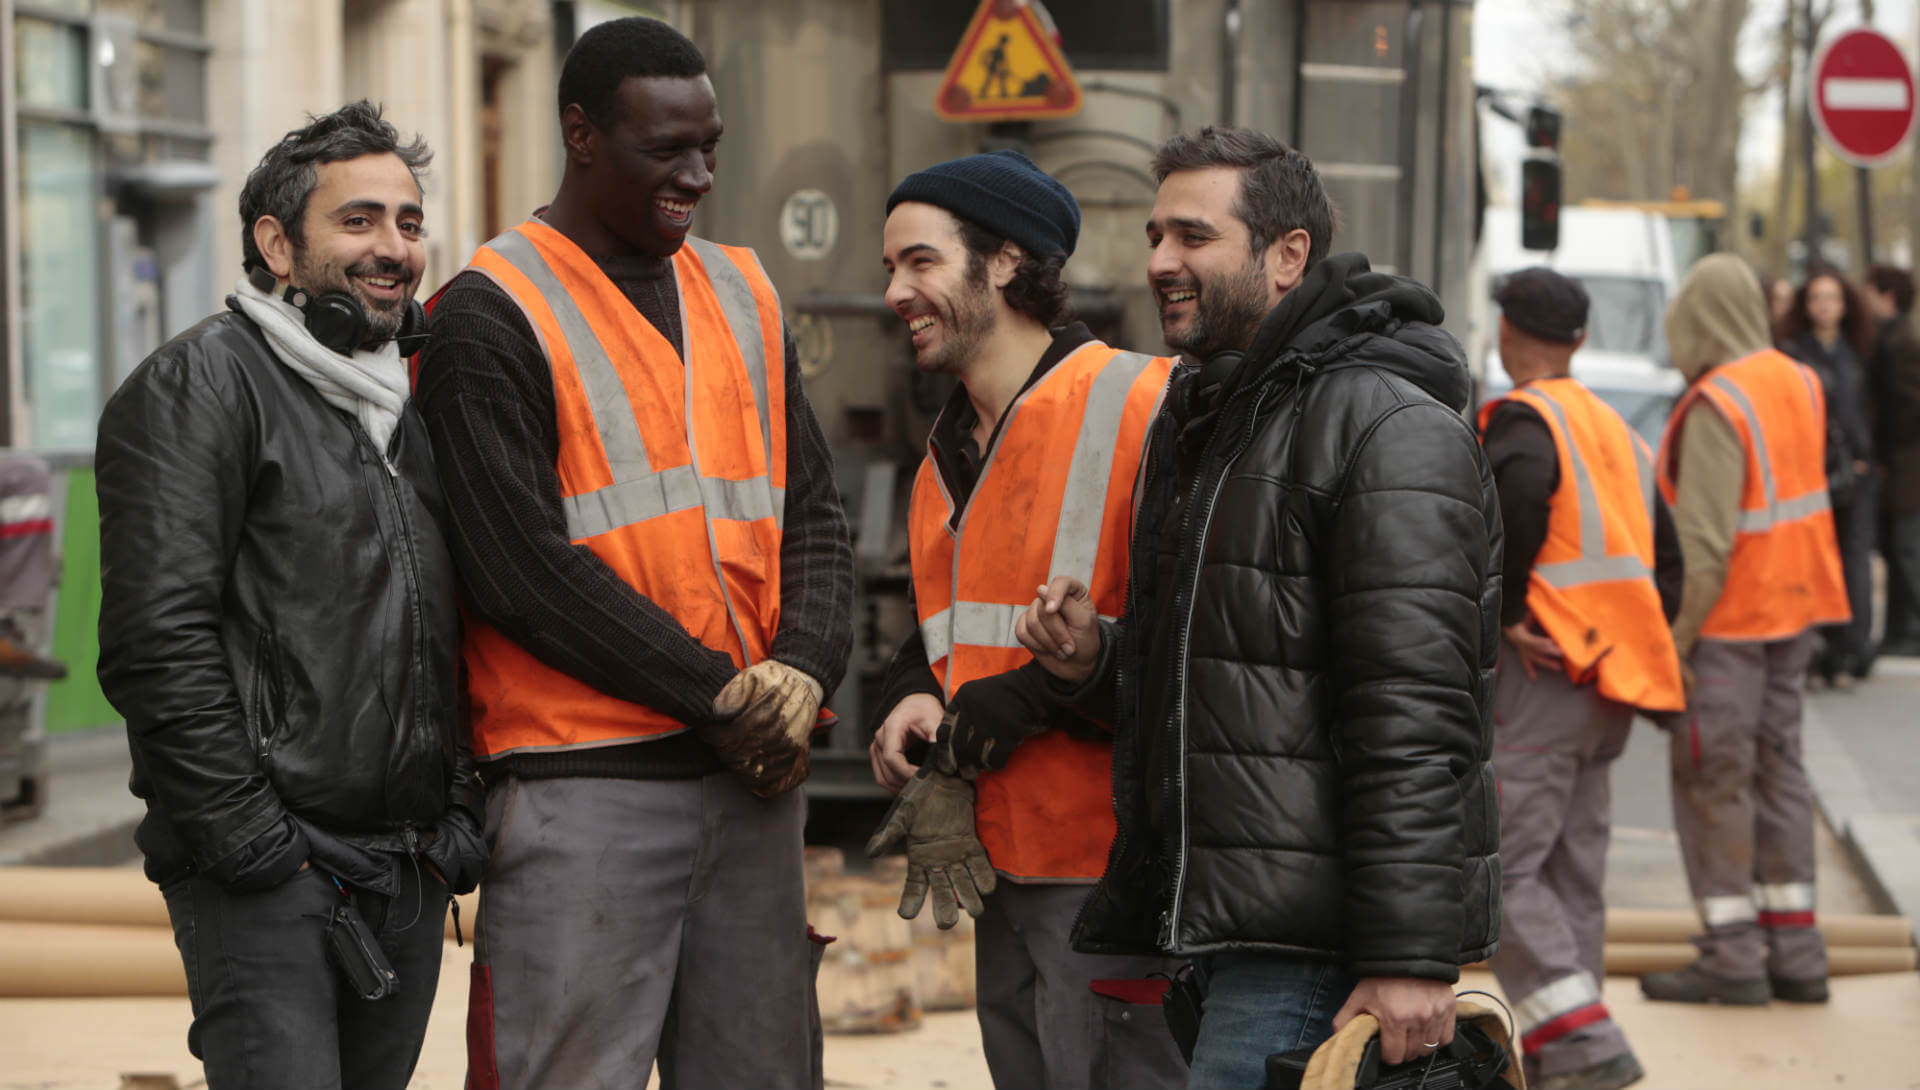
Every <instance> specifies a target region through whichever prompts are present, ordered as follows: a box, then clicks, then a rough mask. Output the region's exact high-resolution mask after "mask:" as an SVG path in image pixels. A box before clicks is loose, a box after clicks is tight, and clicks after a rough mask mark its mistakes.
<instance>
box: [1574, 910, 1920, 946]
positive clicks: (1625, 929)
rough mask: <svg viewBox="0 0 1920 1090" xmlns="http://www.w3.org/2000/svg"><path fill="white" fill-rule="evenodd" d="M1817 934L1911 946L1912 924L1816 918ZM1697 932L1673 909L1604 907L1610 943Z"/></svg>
mask: <svg viewBox="0 0 1920 1090" xmlns="http://www.w3.org/2000/svg"><path fill="white" fill-rule="evenodd" d="M1819 923H1820V933H1821V934H1822V935H1824V936H1826V939H1827V945H1828V946H1830V947H1832V946H1912V945H1913V924H1912V923H1911V922H1910V921H1909V920H1908V919H1907V918H1906V917H1905V916H1853V915H1847V916H1837V915H1836V916H1827V915H1823V916H1821V917H1819ZM1699 933H1700V919H1699V917H1697V916H1695V915H1694V914H1693V913H1691V912H1687V911H1684V910H1672V909H1648V908H1614V909H1608V910H1607V941H1608V942H1609V943H1615V942H1627V943H1650V942H1651V943H1662V942H1685V941H1687V939H1689V938H1691V937H1692V936H1694V935H1697V934H1699Z"/></svg>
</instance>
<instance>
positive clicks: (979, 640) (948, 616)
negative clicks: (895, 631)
mask: <svg viewBox="0 0 1920 1090" xmlns="http://www.w3.org/2000/svg"><path fill="white" fill-rule="evenodd" d="M1026 608H1027V607H1026V606H1025V605H1024V604H1022V605H1017V606H1009V605H1002V604H1001V603H999V602H955V603H953V604H952V605H950V606H948V607H947V608H945V609H943V610H941V611H940V612H938V613H936V614H934V615H933V616H931V617H928V618H927V619H926V620H924V621H922V622H920V638H921V639H922V640H925V641H926V644H927V661H928V662H939V661H940V660H941V659H943V658H946V657H947V656H948V655H950V654H952V653H953V648H954V645H955V644H966V645H968V646H971V647H1018V646H1020V641H1019V640H1017V639H1015V638H1014V636H1013V624H1014V622H1015V621H1017V620H1019V619H1020V614H1021V613H1022V612H1024V611H1025V610H1026Z"/></svg>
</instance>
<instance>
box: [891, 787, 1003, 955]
mask: <svg viewBox="0 0 1920 1090" xmlns="http://www.w3.org/2000/svg"><path fill="white" fill-rule="evenodd" d="M901 846H904V847H905V848H906V852H907V884H906V886H905V887H904V888H903V889H902V890H901V891H900V915H901V918H903V919H908V920H911V919H913V918H914V917H915V916H918V915H919V914H920V907H921V906H922V905H923V904H925V903H926V900H927V893H928V891H929V890H931V891H932V893H933V922H934V923H936V924H939V925H940V927H941V928H943V929H945V928H949V927H952V926H953V925H954V924H956V923H959V922H960V909H961V907H965V908H966V910H967V914H968V915H970V916H978V915H980V913H982V912H984V911H986V904H985V903H984V902H982V901H981V898H982V897H983V896H985V895H986V894H989V893H992V892H993V887H994V882H995V878H994V873H993V865H992V864H991V863H989V862H988V861H987V850H986V849H985V848H983V847H981V846H980V839H979V837H977V836H975V835H974V832H973V784H971V783H969V782H967V781H966V780H963V779H959V778H957V777H954V776H944V775H941V774H940V773H938V772H935V771H933V770H932V769H930V768H922V769H921V770H920V771H919V772H917V773H915V774H914V777H913V779H911V780H908V781H907V786H906V787H905V788H903V789H902V790H901V792H900V794H899V796H898V797H896V798H895V799H894V800H893V805H892V806H891V807H889V808H888V809H887V816H886V817H885V818H884V819H883V820H882V821H881V822H880V831H879V832H877V833H874V834H873V839H871V840H869V841H867V855H868V857H869V858H873V857H878V856H880V855H883V854H885V853H886V852H887V851H889V850H891V849H893V848H897V847H901Z"/></svg>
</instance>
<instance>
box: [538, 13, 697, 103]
mask: <svg viewBox="0 0 1920 1090" xmlns="http://www.w3.org/2000/svg"><path fill="white" fill-rule="evenodd" d="M706 74H707V58H706V57H704V56H702V55H701V53H700V49H699V47H698V46H696V45H694V44H693V41H692V40H691V39H689V38H688V37H687V36H686V35H685V34H682V33H680V32H679V31H677V30H675V29H673V28H672V27H670V26H668V25H667V24H665V23H663V22H661V21H660V20H658V19H649V18H647V17H646V16H644V15H629V16H627V17H626V18H624V19H609V20H608V21H606V22H604V23H601V24H599V25H598V26H595V27H593V28H592V29H590V30H588V31H587V32H586V33H585V34H582V35H580V40H579V41H577V42H574V43H573V48H572V49H569V50H568V51H567V59H566V61H565V62H564V63H562V64H561V66H560V112H561V113H562V114H565V113H566V112H567V107H569V106H572V105H574V104H576V103H578V104H579V106H580V108H581V109H582V110H585V111H586V114H587V120H588V121H591V122H593V124H594V127H595V128H598V129H607V128H610V127H612V126H613V125H614V124H616V123H618V122H619V120H620V114H619V104H620V85H621V84H623V83H625V82H626V81H627V80H629V79H632V78H634V77H636V76H638V77H642V78H645V77H649V76H670V77H676V78H685V79H692V78H693V77H694V76H704V75H706Z"/></svg>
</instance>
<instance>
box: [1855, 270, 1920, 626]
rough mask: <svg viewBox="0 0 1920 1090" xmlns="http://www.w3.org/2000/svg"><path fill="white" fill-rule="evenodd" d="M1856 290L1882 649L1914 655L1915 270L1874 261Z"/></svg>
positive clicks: (1918, 578) (1918, 572)
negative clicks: (1871, 459) (1863, 345)
mask: <svg viewBox="0 0 1920 1090" xmlns="http://www.w3.org/2000/svg"><path fill="white" fill-rule="evenodd" d="M1861 294H1862V295H1863V296H1865V298H1866V301H1867V306H1868V308H1869V309H1870V310H1871V311H1872V312H1873V315H1874V317H1875V318H1876V319H1877V320H1878V321H1879V333H1878V335H1877V337H1876V339H1875V347H1874V355H1873V362H1872V364H1871V365H1870V366H1869V368H1868V370H1869V373H1870V374H1871V376H1872V385H1873V404H1874V408H1875V410H1876V412H1875V414H1874V416H1875V423H1876V426H1875V428H1874V441H1875V461H1876V462H1877V464H1878V467H1879V471H1880V555H1881V557H1882V558H1884V559H1885V561H1886V565H1887V605H1886V614H1885V616H1884V619H1883V622H1882V626H1881V642H1880V653H1881V654H1885V655H1908V656H1912V655H1920V335H1916V333H1915V332H1914V328H1913V296H1914V291H1913V276H1912V274H1911V273H1909V272H1907V271H1906V270H1905V269H1897V268H1894V267H1893V266H1891V265H1875V266H1874V267H1873V268H1871V269H1868V270H1867V284H1866V287H1865V289H1864V290H1863V291H1862V293H1861Z"/></svg>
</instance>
